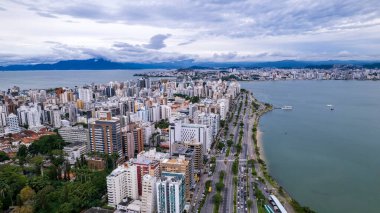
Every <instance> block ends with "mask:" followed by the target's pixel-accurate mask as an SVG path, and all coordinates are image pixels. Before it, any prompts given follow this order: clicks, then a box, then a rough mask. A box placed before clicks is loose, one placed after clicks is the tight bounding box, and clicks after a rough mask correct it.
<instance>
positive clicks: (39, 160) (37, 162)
mask: <svg viewBox="0 0 380 213" xmlns="http://www.w3.org/2000/svg"><path fill="white" fill-rule="evenodd" d="M31 162H32V163H33V164H34V166H35V168H36V174H42V176H43V175H44V174H43V167H42V164H43V163H44V157H43V156H41V155H36V156H34V157H33V158H32V159H31Z"/></svg>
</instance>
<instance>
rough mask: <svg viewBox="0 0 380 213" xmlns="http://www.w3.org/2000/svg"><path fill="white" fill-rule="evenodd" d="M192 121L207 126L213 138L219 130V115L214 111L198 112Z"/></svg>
mask: <svg viewBox="0 0 380 213" xmlns="http://www.w3.org/2000/svg"><path fill="white" fill-rule="evenodd" d="M194 122H196V123H198V124H203V125H206V126H207V127H209V128H210V131H211V135H212V137H213V138H215V137H216V135H217V133H218V131H219V125H220V115H218V114H215V113H204V112H203V113H200V114H198V115H197V118H194Z"/></svg>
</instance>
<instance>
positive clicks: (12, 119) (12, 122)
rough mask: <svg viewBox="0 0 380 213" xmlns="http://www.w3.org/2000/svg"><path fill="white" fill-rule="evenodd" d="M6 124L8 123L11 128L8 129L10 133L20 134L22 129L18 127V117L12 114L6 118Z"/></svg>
mask: <svg viewBox="0 0 380 213" xmlns="http://www.w3.org/2000/svg"><path fill="white" fill-rule="evenodd" d="M6 122H7V125H8V127H9V129H8V132H9V133H18V132H20V127H19V125H18V123H19V122H18V117H17V116H16V115H15V114H13V113H11V114H9V115H8V117H7V118H6Z"/></svg>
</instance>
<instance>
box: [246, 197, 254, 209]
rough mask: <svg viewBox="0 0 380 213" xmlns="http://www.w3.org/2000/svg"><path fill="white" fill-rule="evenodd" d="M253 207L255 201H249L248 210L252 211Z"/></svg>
mask: <svg viewBox="0 0 380 213" xmlns="http://www.w3.org/2000/svg"><path fill="white" fill-rule="evenodd" d="M252 205H253V201H252V200H251V199H249V200H247V206H248V209H250V210H251V208H252Z"/></svg>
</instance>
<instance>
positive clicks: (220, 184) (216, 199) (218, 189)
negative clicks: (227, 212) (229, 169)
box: [213, 171, 225, 213]
mask: <svg viewBox="0 0 380 213" xmlns="http://www.w3.org/2000/svg"><path fill="white" fill-rule="evenodd" d="M224 176H225V172H224V171H220V172H219V182H218V183H216V184H215V188H216V192H217V193H216V194H215V195H214V197H213V202H214V213H217V212H219V206H220V204H221V203H222V201H223V197H222V195H221V192H222V190H223V189H224V183H223V179H224Z"/></svg>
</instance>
